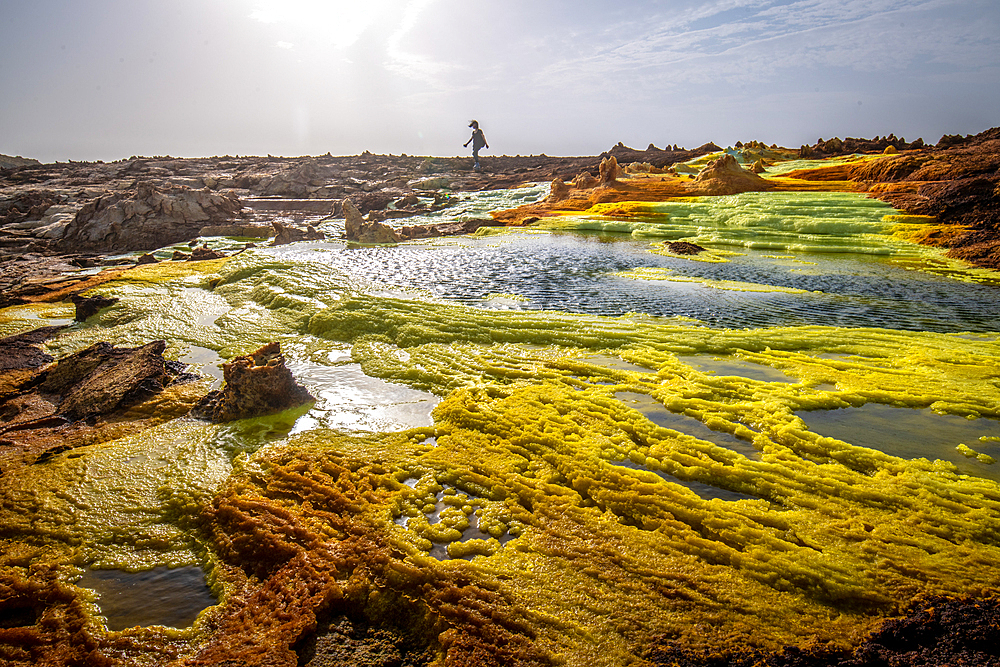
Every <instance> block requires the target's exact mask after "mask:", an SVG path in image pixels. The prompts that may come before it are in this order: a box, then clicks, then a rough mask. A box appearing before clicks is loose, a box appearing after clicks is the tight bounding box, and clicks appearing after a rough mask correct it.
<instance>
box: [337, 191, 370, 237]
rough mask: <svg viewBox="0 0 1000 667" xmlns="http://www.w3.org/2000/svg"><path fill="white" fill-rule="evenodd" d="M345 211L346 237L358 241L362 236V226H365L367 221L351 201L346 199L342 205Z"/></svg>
mask: <svg viewBox="0 0 1000 667" xmlns="http://www.w3.org/2000/svg"><path fill="white" fill-rule="evenodd" d="M342 206H343V211H344V236H346V237H347V238H349V239H356V238H358V236H359V235H360V234H361V226H362V225H363V224H365V219H364V217H362V215H361V211H359V210H358V207H357V206H355V205H354V202H352V201H351V200H350V199H345V200H344V203H343V204H342Z"/></svg>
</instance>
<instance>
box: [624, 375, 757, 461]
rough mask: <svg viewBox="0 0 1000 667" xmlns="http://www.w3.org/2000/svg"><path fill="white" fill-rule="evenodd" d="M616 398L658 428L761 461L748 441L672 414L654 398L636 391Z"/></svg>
mask: <svg viewBox="0 0 1000 667" xmlns="http://www.w3.org/2000/svg"><path fill="white" fill-rule="evenodd" d="M615 398H616V399H618V400H619V401H621V402H622V403H625V404H626V405H628V406H629V407H631V408H634V409H636V410H638V411H639V412H641V413H642V414H643V416H644V417H645V418H646V419H648V420H649V421H651V422H653V423H654V424H656V425H657V426H662V427H663V428H669V429H671V430H673V431H678V432H680V433H685V434H687V435H690V436H694V437H695V438H698V439H699V440H705V441H707V442H711V443H714V444H716V445H719V446H720V447H725V448H726V449H730V450H732V451H734V452H736V453H738V454H742V455H743V456H745V457H747V458H748V459H753V460H755V461H759V460H760V452H758V451H757V450H756V449H755V448H754V446H753V445H752V444H751V443H749V442H747V441H746V440H741V439H740V438H737V437H736V436H734V435H732V434H730V433H724V432H722V431H713V430H712V429H710V428H709V427H707V426H706V425H705V424H704V423H703V422H701V421H699V420H697V419H695V418H694V417H688V416H687V415H680V414H677V413H676V412H670V411H669V410H667V408H666V407H664V405H663V404H662V403H660V402H659V401H657V400H656V399H654V398H653V397H652V396H648V395H646V394H640V393H638V392H634V391H619V392H616V393H615Z"/></svg>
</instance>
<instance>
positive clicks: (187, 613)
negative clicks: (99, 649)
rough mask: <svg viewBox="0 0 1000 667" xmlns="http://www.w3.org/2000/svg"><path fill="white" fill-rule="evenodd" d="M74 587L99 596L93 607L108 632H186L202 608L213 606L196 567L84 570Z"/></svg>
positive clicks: (213, 599)
mask: <svg viewBox="0 0 1000 667" xmlns="http://www.w3.org/2000/svg"><path fill="white" fill-rule="evenodd" d="M77 584H78V585H79V586H83V587H84V588H91V589H93V590H94V591H96V592H97V593H98V594H99V597H98V600H97V606H98V607H99V608H100V610H101V614H102V615H103V616H104V618H105V619H106V620H107V625H108V629H109V630H124V629H126V628H131V627H133V626H149V625H163V626H166V627H171V628H187V627H190V626H191V624H192V623H194V621H195V619H196V618H197V617H198V614H200V613H201V612H202V611H203V610H204V609H205V608H207V607H211V606H212V605H214V604H216V600H215V597H214V596H213V595H212V592H211V590H209V588H208V586H207V585H206V584H205V575H204V573H203V572H202V571H201V568H197V567H178V568H173V569H171V568H168V567H157V568H154V569H152V570H146V571H144V572H126V571H124V570H87V571H86V573H84V575H83V578H82V579H80V581H79V582H77Z"/></svg>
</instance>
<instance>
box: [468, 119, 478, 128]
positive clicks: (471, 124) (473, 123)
mask: <svg viewBox="0 0 1000 667" xmlns="http://www.w3.org/2000/svg"><path fill="white" fill-rule="evenodd" d="M469 127H479V121H478V120H470V121H469Z"/></svg>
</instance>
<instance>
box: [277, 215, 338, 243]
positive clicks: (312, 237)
mask: <svg viewBox="0 0 1000 667" xmlns="http://www.w3.org/2000/svg"><path fill="white" fill-rule="evenodd" d="M271 224H272V225H273V226H274V238H273V239H272V240H271V244H270V245H285V244H286V243H295V242H296V241H322V240H323V239H324V238H326V237H325V236H324V235H323V232H321V231H319V230H317V229H316V228H315V227H313V226H312V225H308V226H307V227H306V228H305V229H299V228H298V227H292V226H291V225H286V224H284V223H281V222H278V221H277V220H272V221H271Z"/></svg>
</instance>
